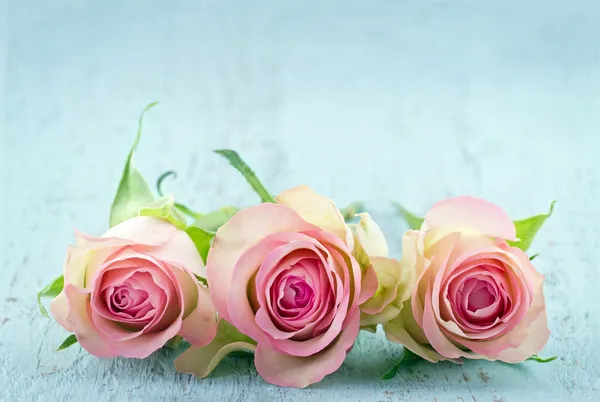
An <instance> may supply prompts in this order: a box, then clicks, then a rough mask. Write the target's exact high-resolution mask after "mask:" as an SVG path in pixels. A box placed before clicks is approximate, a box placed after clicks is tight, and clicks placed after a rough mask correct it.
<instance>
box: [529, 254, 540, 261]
mask: <svg viewBox="0 0 600 402" xmlns="http://www.w3.org/2000/svg"><path fill="white" fill-rule="evenodd" d="M538 255H540V254H539V253H535V254H533V255H532V256H530V257H529V261H533V260H534V259H535V258H536V257H537V256H538Z"/></svg>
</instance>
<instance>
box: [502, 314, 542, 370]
mask: <svg viewBox="0 0 600 402" xmlns="http://www.w3.org/2000/svg"><path fill="white" fill-rule="evenodd" d="M549 338H550V330H549V329H548V318H547V317H546V311H545V310H544V311H543V312H542V313H541V314H540V315H538V317H537V318H536V320H535V321H534V322H533V323H531V325H530V326H529V336H528V337H527V339H526V340H525V342H523V343H522V344H521V345H520V346H519V347H518V348H509V349H506V350H504V351H503V352H501V353H500V355H499V356H498V360H502V361H504V362H507V363H520V362H522V361H524V360H526V359H527V358H528V357H530V356H531V355H533V354H537V353H539V352H540V351H541V350H542V349H543V348H544V346H545V345H546V343H547V342H548V339H549Z"/></svg>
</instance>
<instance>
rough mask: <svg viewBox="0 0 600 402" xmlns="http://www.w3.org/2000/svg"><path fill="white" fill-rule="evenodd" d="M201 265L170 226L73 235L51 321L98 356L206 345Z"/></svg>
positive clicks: (212, 317)
mask: <svg viewBox="0 0 600 402" xmlns="http://www.w3.org/2000/svg"><path fill="white" fill-rule="evenodd" d="M204 272H205V268H204V264H203V263H202V259H201V257H200V255H199V254H198V251H197V250H196V247H195V246H194V243H193V242H192V240H191V239H190V238H189V237H188V235H187V234H186V233H185V232H184V231H182V230H179V229H177V228H176V227H175V226H173V225H172V224H170V223H168V222H166V221H163V220H160V219H157V218H151V217H136V218H132V219H129V220H127V221H125V222H123V223H121V224H119V225H117V226H114V227H113V228H111V229H110V230H109V231H108V232H106V233H105V234H104V235H103V236H102V237H92V236H88V235H84V234H81V233H78V234H77V243H76V246H75V247H70V249H69V252H68V255H67V259H66V262H65V266H64V281H65V287H64V289H63V291H62V293H61V294H60V295H58V297H57V298H56V299H55V300H54V301H53V302H52V304H51V306H50V310H51V311H52V315H53V316H54V318H55V319H56V321H58V322H59V323H60V325H62V326H63V327H64V328H65V329H66V330H67V331H70V332H74V333H75V335H76V337H77V340H78V342H79V343H80V344H81V346H82V347H83V348H84V349H86V350H87V351H88V352H90V353H91V354H93V355H95V356H98V357H113V356H125V357H134V358H145V357H147V356H148V355H150V354H151V353H152V352H154V351H155V350H157V349H159V348H161V347H162V346H163V345H164V344H165V343H166V342H167V341H168V340H169V339H171V338H172V337H174V336H176V335H180V336H182V337H184V338H185V339H186V340H187V341H189V342H190V343H191V344H194V345H206V344H208V343H209V342H210V341H211V340H212V339H213V338H214V336H215V332H216V328H217V323H216V314H215V310H214V307H213V304H212V302H211V300H210V295H209V293H208V289H206V288H204V287H202V286H200V285H199V283H198V281H197V280H196V278H195V277H194V275H195V274H196V275H199V276H203V277H204V276H205V274H204Z"/></svg>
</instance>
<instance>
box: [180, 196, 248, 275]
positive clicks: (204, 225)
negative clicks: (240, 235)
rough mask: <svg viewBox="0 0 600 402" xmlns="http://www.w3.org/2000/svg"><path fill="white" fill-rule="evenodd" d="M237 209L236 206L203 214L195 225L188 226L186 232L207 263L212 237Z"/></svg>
mask: <svg viewBox="0 0 600 402" xmlns="http://www.w3.org/2000/svg"><path fill="white" fill-rule="evenodd" d="M237 211H238V209H237V208H235V207H224V208H221V209H218V210H216V211H214V212H211V213H209V214H206V215H202V216H201V217H200V218H199V219H198V220H196V222H194V224H193V225H190V226H188V228H187V229H186V233H187V234H188V236H190V238H191V239H192V241H193V242H194V245H195V246H196V248H197V249H198V252H199V253H200V256H201V257H202V260H203V261H204V263H205V264H206V259H207V257H208V251H209V250H210V246H211V243H212V239H213V237H215V234H216V232H217V230H218V229H219V228H220V227H221V226H223V224H224V223H225V222H227V221H228V220H229V218H231V217H232V216H233V215H235V213H236V212H237Z"/></svg>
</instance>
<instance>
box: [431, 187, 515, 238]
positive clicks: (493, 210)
mask: <svg viewBox="0 0 600 402" xmlns="http://www.w3.org/2000/svg"><path fill="white" fill-rule="evenodd" d="M442 227H448V228H453V229H452V230H453V231H454V230H457V229H460V228H465V227H466V228H473V229H475V230H477V231H478V232H480V233H483V234H486V235H488V236H493V237H499V238H501V239H506V240H515V239H516V229H515V225H514V224H513V222H512V220H511V219H510V218H509V217H508V215H506V213H505V212H504V211H503V210H502V209H501V208H500V207H498V206H497V205H494V204H492V203H490V202H488V201H485V200H483V199H480V198H474V197H464V196H463V197H455V198H448V199H446V200H443V201H440V202H438V203H437V204H435V205H434V206H433V207H432V208H431V209H430V210H429V212H427V214H426V215H425V230H427V229H436V228H442Z"/></svg>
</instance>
